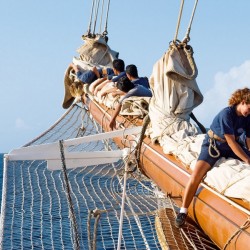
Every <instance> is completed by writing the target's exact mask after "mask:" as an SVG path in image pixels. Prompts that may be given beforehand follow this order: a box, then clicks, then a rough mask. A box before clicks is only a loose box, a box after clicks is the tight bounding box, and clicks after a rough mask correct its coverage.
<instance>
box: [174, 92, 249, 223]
mask: <svg viewBox="0 0 250 250" xmlns="http://www.w3.org/2000/svg"><path fill="white" fill-rule="evenodd" d="M242 139H243V140H242ZM249 150H250V89H248V88H243V89H238V90H236V91H235V92H234V93H233V94H232V95H231V97H230V99H229V106H228V107H226V108H224V109H223V110H222V111H220V112H219V113H218V114H217V115H216V116H215V118H214V120H213V122H212V124H211V126H210V130H209V131H208V133H207V134H206V136H205V138H204V141H203V144H202V146H201V152H200V155H199V157H198V160H197V163H196V165H195V169H194V171H193V173H192V174H191V176H190V179H189V181H188V184H187V186H186V189H185V193H184V197H183V203H182V207H181V209H180V212H179V214H178V215H177V217H176V220H175V225H176V227H178V228H180V227H182V226H183V225H184V223H185V220H186V217H187V210H188V207H189V205H190V203H191V201H192V199H193V197H194V195H195V192H196V190H197V188H198V186H199V184H200V182H201V181H202V179H203V177H204V176H205V175H206V173H207V172H208V171H209V170H210V169H211V168H212V167H213V166H214V164H215V163H216V161H217V160H218V159H219V158H220V157H225V158H228V157H231V158H234V159H239V160H242V161H243V162H245V163H247V164H250V151H249Z"/></svg>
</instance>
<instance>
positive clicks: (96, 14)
mask: <svg viewBox="0 0 250 250" xmlns="http://www.w3.org/2000/svg"><path fill="white" fill-rule="evenodd" d="M96 1H98V3H97V5H96V9H95V22H94V28H93V34H95V28H96V22H97V16H98V11H99V5H100V0H96Z"/></svg>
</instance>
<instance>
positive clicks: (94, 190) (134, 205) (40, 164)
mask: <svg viewBox="0 0 250 250" xmlns="http://www.w3.org/2000/svg"><path fill="white" fill-rule="evenodd" d="M100 131H101V127H100V126H99V125H98V124H96V123H95V121H94V120H92V118H91V115H90V114H89V112H88V110H87V109H85V108H84V107H83V108H82V107H80V106H78V105H74V106H72V107H71V108H70V110H69V111H68V112H67V113H66V114H65V115H64V116H63V117H62V118H61V119H60V120H59V121H58V122H57V123H55V125H53V126H52V127H51V128H50V129H48V130H47V131H46V132H45V133H43V134H42V135H41V136H39V137H37V138H36V139H34V140H33V141H32V142H30V143H28V144H26V145H25V146H31V145H39V144H44V143H51V142H56V141H58V140H62V139H63V140H66V139H69V138H75V137H79V136H87V135H91V134H96V133H100ZM114 149H117V146H116V145H115V144H114V142H113V141H112V140H111V139H109V140H105V141H91V142H88V143H81V144H79V145H76V146H72V147H71V148H70V150H71V151H76V150H77V151H79V150H80V151H88V152H90V151H93V150H100V151H104V150H114ZM67 177H68V184H69V187H70V194H71V200H72V206H73V210H74V216H75V219H76V225H74V221H72V218H71V215H70V212H69V202H68V197H67V194H66V191H65V178H64V175H63V171H62V170H55V171H50V170H48V169H47V163H46V161H43V160H34V161H31V160H29V161H27V160H25V161H20V160H19V161H12V160H9V161H8V162H7V164H6V165H5V168H4V186H3V199H2V212H1V225H0V226H1V230H0V231H1V232H0V234H1V235H0V240H1V241H0V247H1V249H116V248H117V244H118V237H119V235H118V233H119V220H120V215H121V203H122V193H123V178H124V161H123V160H119V161H118V162H115V163H113V164H100V165H92V166H85V165H84V162H82V164H81V167H78V168H74V169H67ZM160 200H161V201H162V202H161V204H163V202H164V200H165V197H164V196H162V197H159V196H157V195H156V193H155V186H154V184H153V183H152V182H151V181H150V180H149V179H146V178H145V177H144V176H143V175H142V174H141V173H140V172H134V173H133V174H131V175H129V178H128V179H127V182H126V199H125V206H124V212H123V216H124V218H123V227H122V228H123V230H122V238H121V249H162V245H161V243H160V241H159V237H158V234H159V233H158V234H157V228H156V227H155V219H156V216H157V215H158V208H159V201H160ZM164 204H165V203H164ZM166 206H167V205H166V204H165V205H164V207H166ZM161 207H162V206H161ZM74 228H76V230H77V235H76V232H75V230H74ZM197 232H198V230H197ZM170 237H173V235H172V234H170ZM76 241H77V242H78V244H79V245H78V244H76ZM202 246H203V245H202ZM178 249H181V248H178ZM185 249H193V247H189V246H188V247H187V248H185ZM197 249H204V248H203V247H202V248H197Z"/></svg>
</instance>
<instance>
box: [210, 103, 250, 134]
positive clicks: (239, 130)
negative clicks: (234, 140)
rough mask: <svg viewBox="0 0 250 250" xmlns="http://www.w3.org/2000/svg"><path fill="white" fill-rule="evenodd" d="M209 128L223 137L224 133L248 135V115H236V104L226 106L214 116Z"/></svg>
mask: <svg viewBox="0 0 250 250" xmlns="http://www.w3.org/2000/svg"><path fill="white" fill-rule="evenodd" d="M210 128H211V130H212V131H213V132H214V133H215V134H216V135H218V136H219V137H221V138H223V139H225V137H224V134H229V135H234V136H235V137H239V136H241V135H242V134H245V135H246V137H250V116H247V117H244V116H238V115H237V113H236V106H231V107H226V108H224V109H223V110H221V111H220V112H219V113H218V114H217V115H216V116H215V118H214V120H213V122H212V124H211V126H210Z"/></svg>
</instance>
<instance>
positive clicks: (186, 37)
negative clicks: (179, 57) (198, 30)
mask: <svg viewBox="0 0 250 250" xmlns="http://www.w3.org/2000/svg"><path fill="white" fill-rule="evenodd" d="M197 4H198V0H196V1H195V4H194V8H193V12H192V16H191V18H190V21H189V25H188V28H187V32H186V35H185V38H184V39H183V41H182V42H183V43H187V42H189V41H190V37H189V34H190V31H191V26H192V22H193V19H194V14H195V10H196V7H197Z"/></svg>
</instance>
